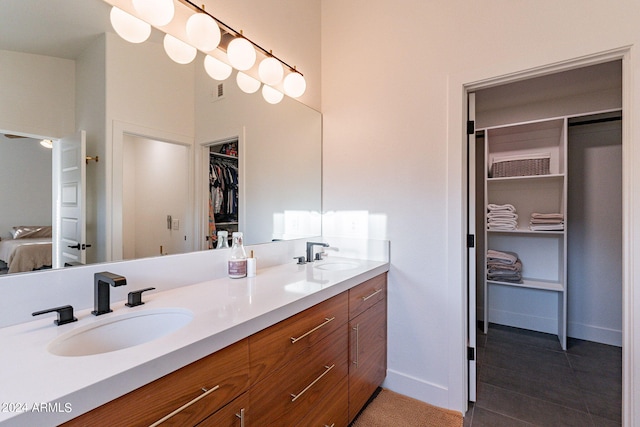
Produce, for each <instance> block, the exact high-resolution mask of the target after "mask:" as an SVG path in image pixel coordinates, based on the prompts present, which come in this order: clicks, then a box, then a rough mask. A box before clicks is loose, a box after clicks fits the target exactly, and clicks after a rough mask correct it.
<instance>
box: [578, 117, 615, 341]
mask: <svg viewBox="0 0 640 427" xmlns="http://www.w3.org/2000/svg"><path fill="white" fill-rule="evenodd" d="M621 139H622V134H621V122H619V121H618V122H610V123H599V124H593V125H583V126H575V127H570V128H569V193H568V206H567V209H568V217H569V219H570V221H569V222H568V223H567V227H568V228H567V233H568V239H569V240H568V243H569V247H568V251H569V265H568V272H569V278H568V281H569V285H568V294H567V295H568V298H569V302H568V310H569V317H568V322H569V324H568V328H569V329H568V334H569V336H570V337H576V338H581V339H588V340H590V341H597V342H603V343H605V344H612V345H621V342H622V333H621V331H622V310H621V307H622V145H621Z"/></svg>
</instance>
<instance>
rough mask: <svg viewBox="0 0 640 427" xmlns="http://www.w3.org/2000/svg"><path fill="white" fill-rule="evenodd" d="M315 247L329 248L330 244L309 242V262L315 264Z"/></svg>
mask: <svg viewBox="0 0 640 427" xmlns="http://www.w3.org/2000/svg"><path fill="white" fill-rule="evenodd" d="M314 246H323V247H325V248H328V247H329V244H328V243H318V242H307V262H313V260H314V258H313V247H314Z"/></svg>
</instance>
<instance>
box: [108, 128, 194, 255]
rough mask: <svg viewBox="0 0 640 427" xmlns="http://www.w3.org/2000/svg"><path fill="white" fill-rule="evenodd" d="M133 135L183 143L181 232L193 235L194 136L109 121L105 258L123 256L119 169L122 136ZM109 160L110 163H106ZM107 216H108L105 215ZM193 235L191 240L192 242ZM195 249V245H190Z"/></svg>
mask: <svg viewBox="0 0 640 427" xmlns="http://www.w3.org/2000/svg"><path fill="white" fill-rule="evenodd" d="M125 134H128V135H134V136H138V137H141V138H148V139H153V140H156V141H161V142H167V143H171V144H178V145H184V146H186V147H187V148H188V149H189V150H190V152H189V155H188V157H189V165H188V166H189V171H188V174H189V179H188V184H189V189H188V191H189V212H190V214H189V224H190V225H189V228H190V229H189V230H188V231H186V230H185V232H188V233H190V234H191V235H192V236H196V234H195V223H196V220H197V215H196V212H197V211H196V207H195V201H194V184H193V181H194V151H195V150H194V139H193V137H192V136H188V135H181V134H176V133H173V132H166V131H163V130H159V129H153V128H148V127H146V126H140V125H136V124H132V123H126V122H122V121H119V120H114V121H113V134H112V141H113V145H112V151H111V156H110V158H109V157H108V159H107V165H106V167H107V171H109V170H110V171H111V177H110V178H111V179H109V176H108V175H107V195H108V196H107V197H109V196H110V198H109V199H108V201H107V230H106V237H107V239H106V240H107V242H106V254H107V257H108V258H109V259H107V260H106V261H120V260H122V259H123V258H122V257H123V250H122V249H123V248H122V201H123V191H122V185H123V172H124V163H123V155H124V136H125ZM109 163H110V164H109ZM109 184H110V188H109ZM109 215H110V216H109ZM194 242H195V238H194V240H193V241H192V244H194ZM192 250H195V248H192Z"/></svg>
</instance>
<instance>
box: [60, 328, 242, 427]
mask: <svg viewBox="0 0 640 427" xmlns="http://www.w3.org/2000/svg"><path fill="white" fill-rule="evenodd" d="M248 385H249V346H248V342H247V340H246V339H245V340H242V341H239V342H237V343H235V344H233V345H231V346H229V347H226V348H224V349H222V350H220V351H218V352H216V353H214V354H212V355H209V356H207V357H204V358H202V359H200V360H198V361H197V362H194V363H192V364H190V365H187V366H185V367H183V368H181V369H179V370H177V371H175V372H172V373H171V374H168V375H165V376H164V377H162V378H160V379H158V380H156V381H154V382H152V383H150V384H147V385H146V386H143V387H140V388H138V389H136V390H134V391H132V392H130V393H128V394H126V395H124V396H121V397H119V398H117V399H115V400H113V401H111V402H109V403H106V404H104V405H102V406H100V407H99V408H96V409H94V410H93V411H90V412H88V413H86V414H84V415H81V416H79V417H77V418H75V419H73V420H71V421H69V422H68V423H66V424H64V425H65V426H76V425H77V426H87V425H114V426H127V427H129V426H149V425H150V424H152V423H154V422H156V421H158V420H160V419H162V418H164V417H165V416H167V415H168V414H171V413H172V412H173V411H176V410H177V409H179V408H181V407H183V406H184V405H187V404H189V403H191V402H193V403H191V404H190V405H189V406H188V407H185V408H184V409H183V410H181V411H180V412H179V413H177V414H176V415H174V416H172V417H171V418H169V419H167V420H166V421H165V422H163V423H162V425H163V426H169V425H177V426H178V425H179V426H188V425H195V424H197V423H198V422H200V421H201V420H203V419H204V418H206V417H207V416H209V415H210V414H212V413H213V412H215V411H216V410H217V409H219V408H220V407H222V406H223V405H224V404H226V403H227V402H229V401H231V400H232V399H233V398H235V397H236V396H238V395H240V394H241V393H242V392H243V391H245V390H246V389H247V388H248ZM203 389H206V390H208V391H209V392H205V391H204V390H203ZM205 393H207V394H206V396H204V397H201V396H202V395H203V394H205ZM199 397H200V399H198V398H199Z"/></svg>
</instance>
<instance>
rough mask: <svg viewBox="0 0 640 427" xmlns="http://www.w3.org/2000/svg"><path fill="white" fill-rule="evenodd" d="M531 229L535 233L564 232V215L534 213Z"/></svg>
mask: <svg viewBox="0 0 640 427" xmlns="http://www.w3.org/2000/svg"><path fill="white" fill-rule="evenodd" d="M529 228H530V229H531V230H533V231H556V230H564V215H563V214H561V213H548V214H545V213H532V214H531V220H530V221H529Z"/></svg>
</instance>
